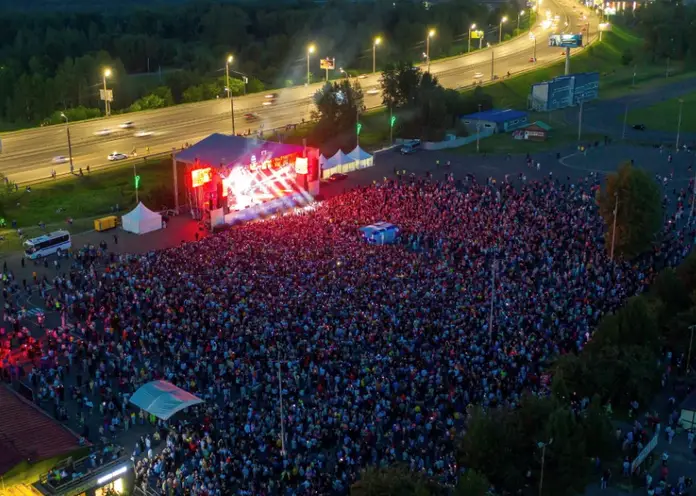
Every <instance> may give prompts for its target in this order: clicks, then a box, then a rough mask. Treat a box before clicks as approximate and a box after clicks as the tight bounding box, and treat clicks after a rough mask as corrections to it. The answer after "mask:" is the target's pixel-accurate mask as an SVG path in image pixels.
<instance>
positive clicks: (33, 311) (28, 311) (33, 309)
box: [27, 307, 45, 317]
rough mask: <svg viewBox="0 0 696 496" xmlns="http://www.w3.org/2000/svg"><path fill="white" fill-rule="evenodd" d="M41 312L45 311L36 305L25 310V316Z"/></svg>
mask: <svg viewBox="0 0 696 496" xmlns="http://www.w3.org/2000/svg"><path fill="white" fill-rule="evenodd" d="M42 313H45V312H44V310H42V309H41V308H36V307H34V308H30V309H29V310H27V317H35V316H37V315H40V314H42Z"/></svg>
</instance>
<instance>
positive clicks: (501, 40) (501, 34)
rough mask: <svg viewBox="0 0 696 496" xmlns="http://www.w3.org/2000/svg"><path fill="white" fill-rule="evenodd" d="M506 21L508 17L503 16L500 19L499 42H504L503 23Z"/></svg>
mask: <svg viewBox="0 0 696 496" xmlns="http://www.w3.org/2000/svg"><path fill="white" fill-rule="evenodd" d="M506 22H507V17H503V18H502V19H501V20H500V25H499V27H498V31H499V33H498V43H502V42H503V24H505V23H506Z"/></svg>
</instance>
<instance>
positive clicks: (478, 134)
mask: <svg viewBox="0 0 696 496" xmlns="http://www.w3.org/2000/svg"><path fill="white" fill-rule="evenodd" d="M478 111H479V115H478V117H477V119H476V153H478V152H479V151H480V147H479V145H480V144H481V104H480V103H479V105H478ZM694 188H695V189H696V186H694Z"/></svg>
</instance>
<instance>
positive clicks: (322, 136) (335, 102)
mask: <svg viewBox="0 0 696 496" xmlns="http://www.w3.org/2000/svg"><path fill="white" fill-rule="evenodd" d="M314 105H315V106H316V110H315V111H314V112H313V117H314V118H315V119H318V120H319V122H318V124H317V126H316V127H315V128H314V132H313V139H314V140H315V141H316V142H319V143H323V142H324V141H326V140H327V139H328V138H329V137H330V136H336V135H341V134H344V133H346V132H347V131H351V136H354V132H355V131H354V130H355V129H356V125H357V124H358V114H359V113H360V112H361V111H362V108H363V92H362V88H361V87H360V83H358V82H355V83H350V82H349V81H346V80H342V81H340V82H336V83H326V84H325V85H324V87H323V88H321V89H320V90H317V92H316V93H315V94H314Z"/></svg>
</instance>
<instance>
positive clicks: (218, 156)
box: [176, 133, 309, 167]
mask: <svg viewBox="0 0 696 496" xmlns="http://www.w3.org/2000/svg"><path fill="white" fill-rule="evenodd" d="M264 150H265V151H266V152H268V153H269V154H270V156H271V157H282V156H283V155H289V154H291V153H302V151H303V150H304V147H303V146H301V145H288V144H283V143H276V142H274V141H263V140H260V139H254V138H253V137H243V136H229V135H226V134H219V133H216V134H211V135H210V136H208V137H207V138H204V139H202V140H201V141H199V142H198V143H196V144H195V145H193V146H192V147H190V148H187V149H186V150H184V151H182V152H179V153H177V154H176V161H177V162H184V163H188V164H192V163H195V162H196V159H198V160H200V163H201V165H209V166H213V167H217V166H220V165H223V166H227V165H234V164H236V163H243V164H248V163H249V162H250V159H251V155H256V157H257V158H258V157H260V155H261V153H262V152H263V151H264ZM308 150H309V148H308Z"/></svg>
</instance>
